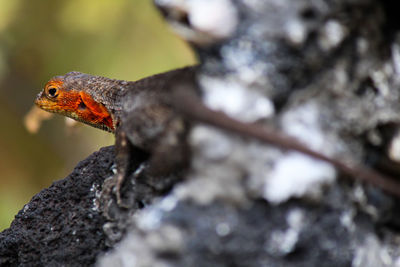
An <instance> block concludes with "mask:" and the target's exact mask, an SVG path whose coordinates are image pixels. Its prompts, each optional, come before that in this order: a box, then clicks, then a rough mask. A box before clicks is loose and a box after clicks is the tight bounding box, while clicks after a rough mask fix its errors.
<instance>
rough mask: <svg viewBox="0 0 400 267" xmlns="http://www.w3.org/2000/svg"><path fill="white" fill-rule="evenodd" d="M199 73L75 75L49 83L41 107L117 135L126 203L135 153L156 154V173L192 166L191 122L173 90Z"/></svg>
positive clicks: (41, 96) (153, 161)
mask: <svg viewBox="0 0 400 267" xmlns="http://www.w3.org/2000/svg"><path fill="white" fill-rule="evenodd" d="M195 69H196V67H186V68H182V69H177V70H173V71H169V72H165V73H161V74H157V75H154V76H151V77H147V78H144V79H141V80H139V81H135V82H131V81H121V80H114V79H109V78H105V77H100V76H93V75H89V74H84V73H80V72H69V73H67V74H65V75H63V76H56V77H53V78H52V79H51V80H50V81H49V82H47V83H46V85H45V87H44V89H43V90H42V91H41V92H40V93H39V94H38V96H37V98H36V100H35V104H36V105H37V106H39V107H40V108H42V109H44V110H46V111H49V112H53V113H58V114H61V115H65V116H68V117H70V118H73V119H75V120H78V121H80V122H83V123H86V124H88V125H91V126H93V127H96V128H100V129H102V130H105V131H109V132H113V133H115V136H116V163H117V177H116V179H115V180H116V183H115V190H116V193H117V198H118V201H119V202H120V195H119V190H120V187H121V184H122V182H123V180H124V178H125V176H127V175H128V173H127V172H128V171H129V169H130V166H129V162H130V156H131V154H132V151H133V150H134V149H135V148H139V149H141V150H143V151H145V152H147V153H148V154H149V155H150V164H149V165H150V168H149V171H150V172H151V173H155V174H159V173H161V174H166V173H168V172H171V171H173V170H174V169H177V168H183V166H184V165H185V164H186V163H187V158H188V154H187V148H186V146H185V145H184V144H183V143H185V142H184V141H183V140H184V139H185V137H186V133H187V128H188V127H187V122H186V121H185V120H184V119H183V117H182V116H181V115H179V114H178V113H177V112H176V111H175V110H174V109H173V108H172V107H171V105H170V104H169V100H170V98H171V95H170V94H171V90H170V88H171V87H172V84H173V83H174V82H175V81H178V80H180V79H181V78H184V79H187V78H189V79H191V80H193V79H194V73H195Z"/></svg>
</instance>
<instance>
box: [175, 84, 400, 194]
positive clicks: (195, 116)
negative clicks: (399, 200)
mask: <svg viewBox="0 0 400 267" xmlns="http://www.w3.org/2000/svg"><path fill="white" fill-rule="evenodd" d="M173 98H174V100H173V105H174V107H175V108H176V109H177V110H178V111H179V112H181V113H182V114H183V115H184V116H186V117H188V118H190V119H192V120H196V121H199V122H202V123H205V124H209V125H212V126H215V127H217V128H220V129H224V130H227V131H229V132H235V133H236V134H239V135H241V136H244V137H251V138H254V139H257V140H259V141H261V142H263V143H269V144H272V145H275V146H278V147H281V148H284V149H289V150H295V151H298V152H301V153H303V154H306V155H309V156H311V157H314V158H316V159H320V160H323V161H326V162H328V163H330V164H332V165H333V166H335V167H336V168H337V169H339V170H341V171H342V172H343V173H345V174H347V175H349V176H351V177H353V178H356V179H359V180H364V181H366V182H369V183H371V184H374V185H376V186H378V187H380V188H382V189H383V190H385V191H387V192H389V193H391V194H393V195H395V196H397V197H400V183H397V182H395V181H394V179H393V178H390V177H387V176H385V175H383V174H381V173H379V172H377V171H375V170H373V169H371V168H368V167H366V166H363V165H358V164H348V163H345V162H343V161H340V160H338V159H335V158H333V157H329V156H325V155H323V154H321V153H319V152H317V151H314V150H312V149H309V148H307V147H306V146H304V145H303V144H301V143H299V142H298V141H297V140H296V139H294V138H292V137H289V136H287V135H285V134H283V133H282V132H278V131H276V130H273V129H271V128H270V127H267V126H265V125H262V126H261V125H257V124H250V123H243V122H241V121H238V120H235V119H233V118H231V117H229V116H227V115H226V114H224V113H222V112H218V111H213V110H211V109H209V108H208V107H206V106H205V105H204V104H202V102H201V100H200V99H199V98H198V97H196V96H194V95H193V94H191V93H189V92H188V91H187V90H184V89H183V88H178V89H176V90H175V91H174V97H173Z"/></svg>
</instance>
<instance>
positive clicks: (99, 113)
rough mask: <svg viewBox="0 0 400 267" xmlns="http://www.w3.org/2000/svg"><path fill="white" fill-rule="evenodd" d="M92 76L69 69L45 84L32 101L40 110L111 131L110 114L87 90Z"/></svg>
mask: <svg viewBox="0 0 400 267" xmlns="http://www.w3.org/2000/svg"><path fill="white" fill-rule="evenodd" d="M88 77H89V78H92V79H93V77H94V78H95V76H91V75H88V74H83V73H80V72H69V73H67V74H66V75H64V76H56V77H54V78H52V79H51V80H50V81H48V82H47V83H46V85H45V86H44V88H43V90H42V91H41V92H40V93H39V94H38V96H37V97H36V100H35V104H36V105H37V106H38V107H40V108H41V109H43V110H46V111H48V112H52V113H58V114H61V115H64V116H67V117H70V118H72V119H75V120H77V121H80V122H83V123H86V124H89V125H91V126H93V127H96V128H100V129H102V130H105V131H109V132H114V123H113V119H112V115H111V114H110V112H109V111H108V110H107V108H106V107H105V106H104V105H103V104H102V103H99V102H97V101H95V99H94V98H93V97H92V96H91V95H90V94H89V93H88V91H90V90H87V88H88V86H91V83H90V82H88V81H89V80H90V79H88Z"/></svg>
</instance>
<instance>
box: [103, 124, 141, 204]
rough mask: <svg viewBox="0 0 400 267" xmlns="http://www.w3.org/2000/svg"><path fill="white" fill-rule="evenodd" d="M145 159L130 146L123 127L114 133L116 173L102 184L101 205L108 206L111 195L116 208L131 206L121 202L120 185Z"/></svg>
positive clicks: (137, 150) (138, 150)
mask: <svg viewBox="0 0 400 267" xmlns="http://www.w3.org/2000/svg"><path fill="white" fill-rule="evenodd" d="M147 157H148V156H147V154H146V153H145V152H143V151H142V150H140V149H139V148H137V147H135V146H133V145H132V144H131V142H130V141H129V139H128V137H127V134H126V131H125V129H124V128H123V127H118V128H117V130H116V132H115V164H116V173H115V175H114V176H113V177H112V178H111V179H110V180H109V181H107V182H105V183H104V186H103V190H102V193H101V194H102V199H103V201H102V202H103V203H106V205H108V204H107V203H109V200H110V199H111V196H112V193H113V194H115V196H116V198H117V204H118V206H120V207H126V208H128V207H130V206H131V205H133V203H124V202H123V200H122V192H121V190H122V185H123V183H124V182H125V181H126V179H127V178H128V176H129V175H130V173H131V171H132V170H135V169H137V168H139V166H140V164H142V163H143V162H144V161H145V160H146V159H147ZM106 210H107V209H106Z"/></svg>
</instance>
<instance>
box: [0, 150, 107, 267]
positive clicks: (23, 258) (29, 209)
mask: <svg viewBox="0 0 400 267" xmlns="http://www.w3.org/2000/svg"><path fill="white" fill-rule="evenodd" d="M113 162H114V149H113V147H106V148H102V149H101V150H100V151H99V152H96V153H94V154H93V155H91V156H90V157H88V158H87V159H85V160H83V161H82V162H80V163H79V164H78V165H77V166H76V168H75V169H74V171H73V172H72V173H71V174H70V175H69V176H68V177H66V178H65V179H63V180H60V181H57V182H54V183H53V184H52V185H51V186H50V187H49V188H46V189H43V190H42V191H41V192H40V193H38V194H37V195H36V196H34V197H33V198H32V200H31V201H30V202H29V203H28V204H26V205H25V206H24V208H23V209H22V210H21V211H20V212H19V213H18V214H17V215H16V216H15V219H14V221H13V222H12V224H11V227H10V228H8V229H6V230H4V231H3V232H1V233H0V266H61V265H63V266H87V265H90V264H93V263H94V261H95V259H96V255H98V254H99V252H101V251H105V250H106V249H107V246H106V243H105V234H104V232H103V230H102V228H103V225H104V223H105V222H106V220H105V218H104V217H103V216H102V215H101V212H100V211H99V209H98V208H96V203H95V202H94V200H95V199H96V194H98V192H99V190H101V185H102V183H103V181H104V179H106V178H108V177H109V176H111V175H112V171H111V166H112V164H113Z"/></svg>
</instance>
